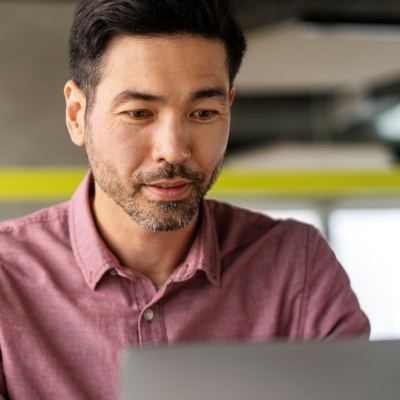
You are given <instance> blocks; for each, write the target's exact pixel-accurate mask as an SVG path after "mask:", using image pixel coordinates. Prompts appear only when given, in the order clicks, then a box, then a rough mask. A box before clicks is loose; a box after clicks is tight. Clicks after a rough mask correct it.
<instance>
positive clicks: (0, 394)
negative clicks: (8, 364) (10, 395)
mask: <svg viewBox="0 0 400 400" xmlns="http://www.w3.org/2000/svg"><path fill="white" fill-rule="evenodd" d="M5 398H6V378H5V376H4V368H3V360H2V358H1V352H0V400H5Z"/></svg>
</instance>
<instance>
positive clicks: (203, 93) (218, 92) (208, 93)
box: [190, 87, 229, 101]
mask: <svg viewBox="0 0 400 400" xmlns="http://www.w3.org/2000/svg"><path fill="white" fill-rule="evenodd" d="M212 97H217V98H220V99H221V100H222V101H227V100H228V99H229V95H228V93H227V91H226V90H225V89H223V88H220V87H212V88H205V89H200V90H198V91H197V92H195V93H193V95H192V96H191V97H190V98H191V100H192V101H195V100H201V99H207V98H212Z"/></svg>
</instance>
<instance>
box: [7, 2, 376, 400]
mask: <svg viewBox="0 0 400 400" xmlns="http://www.w3.org/2000/svg"><path fill="white" fill-rule="evenodd" d="M69 43H70V67H71V74H72V80H70V81H69V82H67V84H66V86H65V98H66V120H67V126H68V130H69V132H70V135H71V138H72V141H73V142H74V143H75V144H76V145H78V146H82V145H85V146H86V150H87V154H88V159H89V163H90V172H89V173H88V175H87V176H86V178H85V179H84V181H83V182H82V184H81V185H80V187H79V188H78V190H77V192H76V193H75V195H74V196H73V198H72V200H71V201H70V202H68V203H64V204H60V205H57V206H55V207H52V208H49V209H46V210H42V211H39V212H37V213H35V214H33V215H30V216H27V217H25V218H21V219H17V220H13V221H8V222H3V223H2V224H1V225H0V240H1V244H0V285H1V288H0V346H1V347H0V349H1V364H0V394H1V396H2V398H11V399H41V400H45V399H55V398H57V399H85V400H87V399H96V400H98V399H115V398H116V396H117V387H118V365H119V357H120V353H121V350H122V349H124V348H127V347H129V346H132V345H134V346H140V347H143V346H151V345H162V344H164V345H170V344H175V343H179V342H188V341H191V342H193V341H226V340H229V341H232V340H251V341H267V340H273V339H278V338H279V339H281V338H286V339H288V340H310V339H324V338H337V337H341V336H358V335H368V331H369V325H368V321H367V319H366V317H365V315H364V314H363V313H362V311H361V310H360V308H359V305H358V302H357V299H356V298H355V296H354V294H353V292H352V291H351V289H350V285H349V281H348V279H347V276H346V274H345V273H344V271H343V269H342V268H341V266H340V265H339V264H338V262H337V261H336V259H335V257H334V255H333V253H332V251H331V250H330V249H329V247H328V246H327V244H326V243H325V241H324V240H323V239H321V237H320V236H319V234H318V233H317V232H316V230H315V229H314V228H312V227H310V226H308V225H304V224H301V223H297V222H293V221H275V220H272V219H270V218H268V217H266V216H262V215H260V214H257V213H252V212H250V211H246V210H243V209H239V208H236V207H233V206H230V205H227V204H223V203H218V202H215V201H204V200H203V198H204V195H205V194H206V192H207V190H208V189H209V188H210V187H211V186H212V184H213V182H214V181H215V179H216V178H217V176H218V172H219V170H220V167H221V163H222V160H223V156H224V152H225V148H226V143H227V140H228V132H229V119H230V109H231V104H232V102H233V98H234V95H235V88H234V78H235V76H236V73H237V71H238V70H239V67H240V64H241V60H242V56H243V54H244V51H245V47H246V44H245V39H244V37H243V34H242V32H241V30H240V29H239V27H238V25H237V23H236V21H235V19H234V16H233V14H232V10H231V5H230V3H229V1H228V0H219V1H215V0H206V1H201V2H195V4H193V1H190V0H82V1H81V2H80V3H79V4H78V7H77V10H76V13H75V16H74V22H73V26H72V30H71V37H70V42H69ZM155 384H157V382H155Z"/></svg>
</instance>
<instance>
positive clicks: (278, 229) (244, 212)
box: [205, 200, 319, 239]
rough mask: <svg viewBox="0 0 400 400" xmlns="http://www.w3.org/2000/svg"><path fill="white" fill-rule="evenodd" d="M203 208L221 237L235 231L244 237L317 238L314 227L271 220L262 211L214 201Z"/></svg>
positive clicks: (301, 223)
mask: <svg viewBox="0 0 400 400" xmlns="http://www.w3.org/2000/svg"><path fill="white" fill-rule="evenodd" d="M205 207H206V209H207V212H208V213H209V214H210V217H211V218H212V219H213V220H214V221H215V225H216V229H217V231H218V233H219V234H222V235H223V234H224V232H225V233H228V232H232V231H235V232H238V233H240V234H244V235H249V234H250V233H253V234H254V235H257V236H259V235H260V234H267V233H268V234H269V235H272V236H284V235H290V236H299V237H301V238H303V239H304V235H312V236H313V235H316V236H319V232H318V230H317V229H316V228H315V227H313V226H312V225H310V224H307V223H304V222H301V221H297V220H294V219H277V218H272V217H271V216H269V215H267V214H266V213H263V212H262V211H252V210H249V209H245V208H242V207H238V206H235V205H232V204H229V203H224V202H220V201H215V200H207V201H206V202H205Z"/></svg>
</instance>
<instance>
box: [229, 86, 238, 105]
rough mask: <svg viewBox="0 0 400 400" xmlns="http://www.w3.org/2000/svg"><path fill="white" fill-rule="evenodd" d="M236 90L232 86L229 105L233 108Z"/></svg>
mask: <svg viewBox="0 0 400 400" xmlns="http://www.w3.org/2000/svg"><path fill="white" fill-rule="evenodd" d="M235 92H236V88H235V86H233V85H232V87H231V90H230V91H229V105H230V106H231V105H232V103H233V99H234V98H235Z"/></svg>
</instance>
